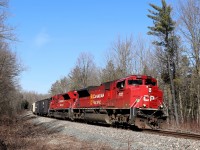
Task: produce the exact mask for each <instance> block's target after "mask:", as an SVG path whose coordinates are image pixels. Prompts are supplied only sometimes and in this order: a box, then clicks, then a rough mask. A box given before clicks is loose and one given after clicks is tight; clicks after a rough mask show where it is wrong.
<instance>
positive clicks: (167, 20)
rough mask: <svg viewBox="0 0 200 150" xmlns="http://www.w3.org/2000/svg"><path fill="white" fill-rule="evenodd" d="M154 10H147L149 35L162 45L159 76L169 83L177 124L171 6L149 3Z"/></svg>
mask: <svg viewBox="0 0 200 150" xmlns="http://www.w3.org/2000/svg"><path fill="white" fill-rule="evenodd" d="M150 6H151V7H152V8H153V9H154V11H152V10H149V12H150V14H149V15H147V16H148V17H149V18H151V19H152V20H153V24H154V26H153V27H148V28H149V29H150V31H149V32H148V34H149V35H154V36H156V37H158V40H156V41H154V42H153V44H155V45H156V46H159V47H162V49H161V50H163V51H162V52H160V55H161V57H160V58H161V59H160V62H161V63H162V67H163V69H162V73H161V77H162V79H163V81H164V82H165V83H170V86H171V94H172V100H173V104H174V115H175V119H176V123H177V125H178V112H177V102H176V99H175V97H176V96H175V87H174V79H175V74H176V67H175V58H176V51H177V49H178V48H177V43H176V39H177V37H176V36H174V29H175V22H174V21H173V20H172V18H171V12H172V7H171V6H169V5H167V4H166V2H165V0H162V7H159V6H156V5H154V4H150Z"/></svg>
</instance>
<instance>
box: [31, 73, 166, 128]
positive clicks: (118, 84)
mask: <svg viewBox="0 0 200 150" xmlns="http://www.w3.org/2000/svg"><path fill="white" fill-rule="evenodd" d="M32 111H33V113H34V114H36V115H42V116H49V117H55V118H62V119H68V120H74V121H84V122H91V123H104V124H108V125H122V126H127V125H128V126H135V127H137V128H140V129H157V128H161V127H162V125H163V124H164V123H165V121H166V119H167V114H166V111H165V107H164V103H163V92H162V91H161V90H160V89H159V87H158V85H157V80H156V79H155V78H153V77H151V76H146V75H130V76H127V77H125V78H121V79H118V80H114V81H110V82H106V83H102V84H101V85H99V86H89V87H87V88H83V89H79V90H72V91H68V92H66V93H62V94H57V95H54V96H52V97H50V98H48V99H44V100H39V101H37V102H35V103H33V105H32Z"/></svg>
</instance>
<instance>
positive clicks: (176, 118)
mask: <svg viewBox="0 0 200 150" xmlns="http://www.w3.org/2000/svg"><path fill="white" fill-rule="evenodd" d="M169 58H170V56H169V54H168V58H167V63H168V72H169V78H170V85H171V94H172V101H173V106H174V115H175V120H176V125H177V126H178V125H179V121H178V111H177V103H176V99H175V88H174V81H173V77H172V73H171V69H170V60H169Z"/></svg>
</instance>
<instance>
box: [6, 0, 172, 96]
mask: <svg viewBox="0 0 200 150" xmlns="http://www.w3.org/2000/svg"><path fill="white" fill-rule="evenodd" d="M167 2H168V3H171V2H173V0H168V1H167ZM149 3H154V4H157V5H160V1H159V0H141V1H136V0H135V1H134V0H123V1H122V0H121V1H120V0H59V1H55V0H10V2H9V13H10V14H11V15H10V17H9V19H8V22H9V24H10V25H12V26H15V27H16V30H15V33H16V36H17V38H18V39H19V42H16V43H15V45H14V46H13V47H14V48H13V50H14V51H15V52H16V53H17V55H18V56H19V58H20V60H21V62H22V63H23V64H24V66H25V67H26V71H24V72H23V73H22V75H21V77H20V83H21V86H22V88H23V90H27V91H36V92H38V93H43V94H45V93H48V90H49V89H50V87H51V85H52V83H54V82H55V81H56V80H58V79H60V78H61V77H63V76H66V75H68V73H69V72H70V70H71V69H72V68H73V67H74V66H75V63H76V60H77V57H78V56H79V54H80V53H81V52H89V53H91V54H92V55H93V56H94V61H95V62H96V64H97V66H104V56H105V53H106V51H107V50H108V49H109V48H110V46H111V44H112V42H113V41H115V40H116V38H117V37H118V36H121V37H126V36H130V35H131V34H132V35H133V36H134V37H137V36H138V35H140V34H142V35H143V36H146V33H147V31H148V29H147V26H151V25H152V21H151V20H150V19H149V18H148V17H147V14H148V9H149V8H150V6H149Z"/></svg>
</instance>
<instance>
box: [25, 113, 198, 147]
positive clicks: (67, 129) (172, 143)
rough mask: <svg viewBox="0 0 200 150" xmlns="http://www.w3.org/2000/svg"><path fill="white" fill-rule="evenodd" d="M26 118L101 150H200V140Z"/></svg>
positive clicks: (41, 118) (47, 119) (29, 115)
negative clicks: (103, 149) (104, 146)
mask: <svg viewBox="0 0 200 150" xmlns="http://www.w3.org/2000/svg"><path fill="white" fill-rule="evenodd" d="M25 117H32V118H31V119H29V121H30V122H31V123H33V124H34V125H38V126H44V127H45V128H46V129H47V130H49V131H51V130H52V131H54V132H55V131H56V132H57V133H59V134H62V135H66V136H68V137H73V138H76V139H77V140H80V141H83V142H92V143H94V149H101V146H102V145H108V146H109V147H110V148H111V149H120V150H121V149H122V150H127V149H132V150H186V149H187V150H200V141H198V140H192V139H183V138H175V137H170V136H161V135H155V134H150V133H144V132H140V131H132V130H125V129H117V128H112V127H104V126H98V125H90V124H86V123H79V122H71V121H66V120H58V119H54V118H47V117H40V116H36V117H33V114H31V113H29V114H27V115H26V116H25ZM59 142H61V143H59ZM49 143H51V144H52V143H54V144H62V141H59V139H52V140H51V141H49Z"/></svg>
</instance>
